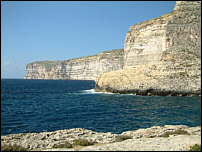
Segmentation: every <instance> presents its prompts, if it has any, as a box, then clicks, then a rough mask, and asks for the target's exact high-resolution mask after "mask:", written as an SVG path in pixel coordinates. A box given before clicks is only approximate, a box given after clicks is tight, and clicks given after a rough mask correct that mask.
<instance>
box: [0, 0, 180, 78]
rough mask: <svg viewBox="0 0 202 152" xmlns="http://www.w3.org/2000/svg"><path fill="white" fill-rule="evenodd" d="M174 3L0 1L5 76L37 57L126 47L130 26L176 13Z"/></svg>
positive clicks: (74, 55) (18, 71) (52, 57)
mask: <svg viewBox="0 0 202 152" xmlns="http://www.w3.org/2000/svg"><path fill="white" fill-rule="evenodd" d="M175 3H176V2H175V1H1V78H24V76H25V70H26V65H27V64H28V63H31V62H34V61H46V60H49V61H63V60H67V59H72V58H77V57H82V56H89V55H95V54H98V53H100V52H102V51H108V50H112V49H123V48H124V40H125V36H126V33H127V32H128V30H129V27H130V26H132V25H134V24H136V23H139V22H142V21H145V20H149V19H153V18H156V17H159V16H161V15H163V14H166V13H169V12H171V11H173V9H174V5H175Z"/></svg>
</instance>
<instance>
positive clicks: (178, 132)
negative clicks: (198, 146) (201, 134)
mask: <svg viewBox="0 0 202 152" xmlns="http://www.w3.org/2000/svg"><path fill="white" fill-rule="evenodd" d="M174 134H177V135H190V134H189V133H188V132H187V131H184V130H181V129H179V130H176V131H174V132H165V133H164V134H163V135H161V137H165V138H167V137H169V135H174Z"/></svg>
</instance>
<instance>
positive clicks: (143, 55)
mask: <svg viewBox="0 0 202 152" xmlns="http://www.w3.org/2000/svg"><path fill="white" fill-rule="evenodd" d="M124 51H125V56H124V67H123V69H121V70H118V71H113V72H109V73H103V74H101V75H100V76H99V77H97V79H96V86H95V90H96V91H108V92H119V93H134V94H140V95H190V94H192V95H193V94H196V95H198V94H200V93H201V2H200V1H177V2H176V5H175V8H174V11H173V12H171V13H168V14H165V15H163V16H161V17H158V18H155V19H152V20H148V21H144V22H141V23H138V24H136V25H133V26H131V27H130V29H129V31H128V32H127V34H126V39H125V46H124Z"/></svg>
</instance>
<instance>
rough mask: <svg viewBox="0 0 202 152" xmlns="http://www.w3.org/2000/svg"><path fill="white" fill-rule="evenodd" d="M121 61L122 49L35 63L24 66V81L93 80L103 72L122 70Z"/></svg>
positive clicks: (122, 59)
mask: <svg viewBox="0 0 202 152" xmlns="http://www.w3.org/2000/svg"><path fill="white" fill-rule="evenodd" d="M123 61H124V51H123V49H116V50H112V51H105V52H101V53H99V54H97V55H93V56H86V57H81V58H75V59H70V60H65V61H37V62H33V63H29V64H28V65H27V66H26V75H25V79H55V80H59V79H62V80H63V79H69V80H95V78H96V77H97V76H98V75H99V74H101V73H103V72H110V71H114V70H119V69H122V68H123Z"/></svg>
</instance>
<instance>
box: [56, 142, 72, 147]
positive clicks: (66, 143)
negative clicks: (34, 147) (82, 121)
mask: <svg viewBox="0 0 202 152" xmlns="http://www.w3.org/2000/svg"><path fill="white" fill-rule="evenodd" d="M52 148H72V144H70V143H69V142H65V143H62V144H58V145H53V146H52Z"/></svg>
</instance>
